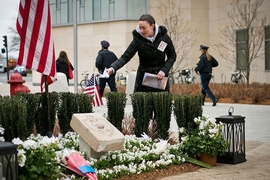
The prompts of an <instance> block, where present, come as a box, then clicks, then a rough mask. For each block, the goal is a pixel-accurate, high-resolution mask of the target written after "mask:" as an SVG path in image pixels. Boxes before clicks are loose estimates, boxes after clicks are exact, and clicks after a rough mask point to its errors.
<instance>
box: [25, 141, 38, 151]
mask: <svg viewBox="0 0 270 180" xmlns="http://www.w3.org/2000/svg"><path fill="white" fill-rule="evenodd" d="M23 147H24V148H25V149H36V148H37V143H36V142H35V141H33V140H26V141H24V143H23Z"/></svg>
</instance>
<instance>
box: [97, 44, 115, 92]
mask: <svg viewBox="0 0 270 180" xmlns="http://www.w3.org/2000/svg"><path fill="white" fill-rule="evenodd" d="M100 44H101V50H100V51H99V52H98V55H97V58H96V68H98V72H99V73H100V74H103V72H104V70H105V69H106V68H109V67H110V66H111V64H112V63H113V62H114V61H116V60H117V56H116V55H115V54H114V53H113V52H112V51H109V49H108V48H109V46H110V43H109V42H108V41H105V40H103V41H101V42H100ZM115 74H116V73H115V72H114V73H113V74H112V75H110V76H109V77H101V78H99V90H100V95H101V96H103V92H104V89H105V86H106V83H108V85H109V87H110V90H111V91H112V92H117V88H116V86H115Z"/></svg>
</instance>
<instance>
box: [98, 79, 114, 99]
mask: <svg viewBox="0 0 270 180" xmlns="http://www.w3.org/2000/svg"><path fill="white" fill-rule="evenodd" d="M106 83H108V85H109V87H110V90H111V91H112V92H117V88H116V86H115V74H112V75H110V77H109V78H99V91H100V95H101V96H103V92H104V89H105V86H106Z"/></svg>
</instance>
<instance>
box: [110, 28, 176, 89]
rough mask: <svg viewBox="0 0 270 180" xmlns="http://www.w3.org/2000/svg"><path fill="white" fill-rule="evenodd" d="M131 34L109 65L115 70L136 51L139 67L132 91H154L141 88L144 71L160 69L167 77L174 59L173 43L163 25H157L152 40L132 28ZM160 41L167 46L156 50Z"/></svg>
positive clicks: (156, 71)
mask: <svg viewBox="0 0 270 180" xmlns="http://www.w3.org/2000/svg"><path fill="white" fill-rule="evenodd" d="M132 34H133V40H132V42H131V43H130V44H129V46H128V48H127V49H126V51H125V52H124V54H123V55H122V56H121V57H120V58H119V59H118V60H117V61H115V62H114V63H113V64H112V65H111V67H113V68H114V70H115V71H116V70H118V69H120V68H121V67H123V66H124V65H125V64H126V63H127V62H129V61H130V59H131V58H132V57H133V56H134V55H135V54H136V52H138V56H139V67H138V71H137V77H136V83H135V90H134V91H135V92H136V91H154V90H153V89H149V90H142V89H141V83H142V79H143V76H144V72H150V73H154V74H157V73H158V72H159V71H160V70H161V71H163V72H164V73H165V76H166V77H167V76H168V74H169V71H170V69H171V68H172V66H173V64H174V62H175V60H176V53H175V49H174V46H173V43H172V41H171V38H170V37H169V36H168V34H167V29H166V28H165V27H164V26H159V29H158V34H157V36H156V38H155V40H154V42H151V41H149V40H147V39H145V38H144V37H142V36H141V35H140V34H139V33H138V32H137V31H136V30H134V31H133V32H132ZM162 41H163V42H165V43H167V46H166V48H165V50H164V51H163V52H162V51H161V50H158V46H159V45H160V43H161V42H162ZM166 91H169V84H167V87H166Z"/></svg>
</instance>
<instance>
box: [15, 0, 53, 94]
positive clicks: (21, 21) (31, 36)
mask: <svg viewBox="0 0 270 180" xmlns="http://www.w3.org/2000/svg"><path fill="white" fill-rule="evenodd" d="M16 26H17V31H18V33H19V35H20V52H19V57H18V64H19V65H22V66H25V67H26V68H27V69H32V70H35V71H37V72H39V73H41V74H42V79H41V92H42V91H43V87H44V75H47V76H48V83H49V84H50V83H52V82H53V81H54V80H56V68H55V52H54V45H53V40H52V32H51V29H52V27H51V15H50V3H49V0H41V1H40V0H20V5H19V13H18V18H17V24H16Z"/></svg>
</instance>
